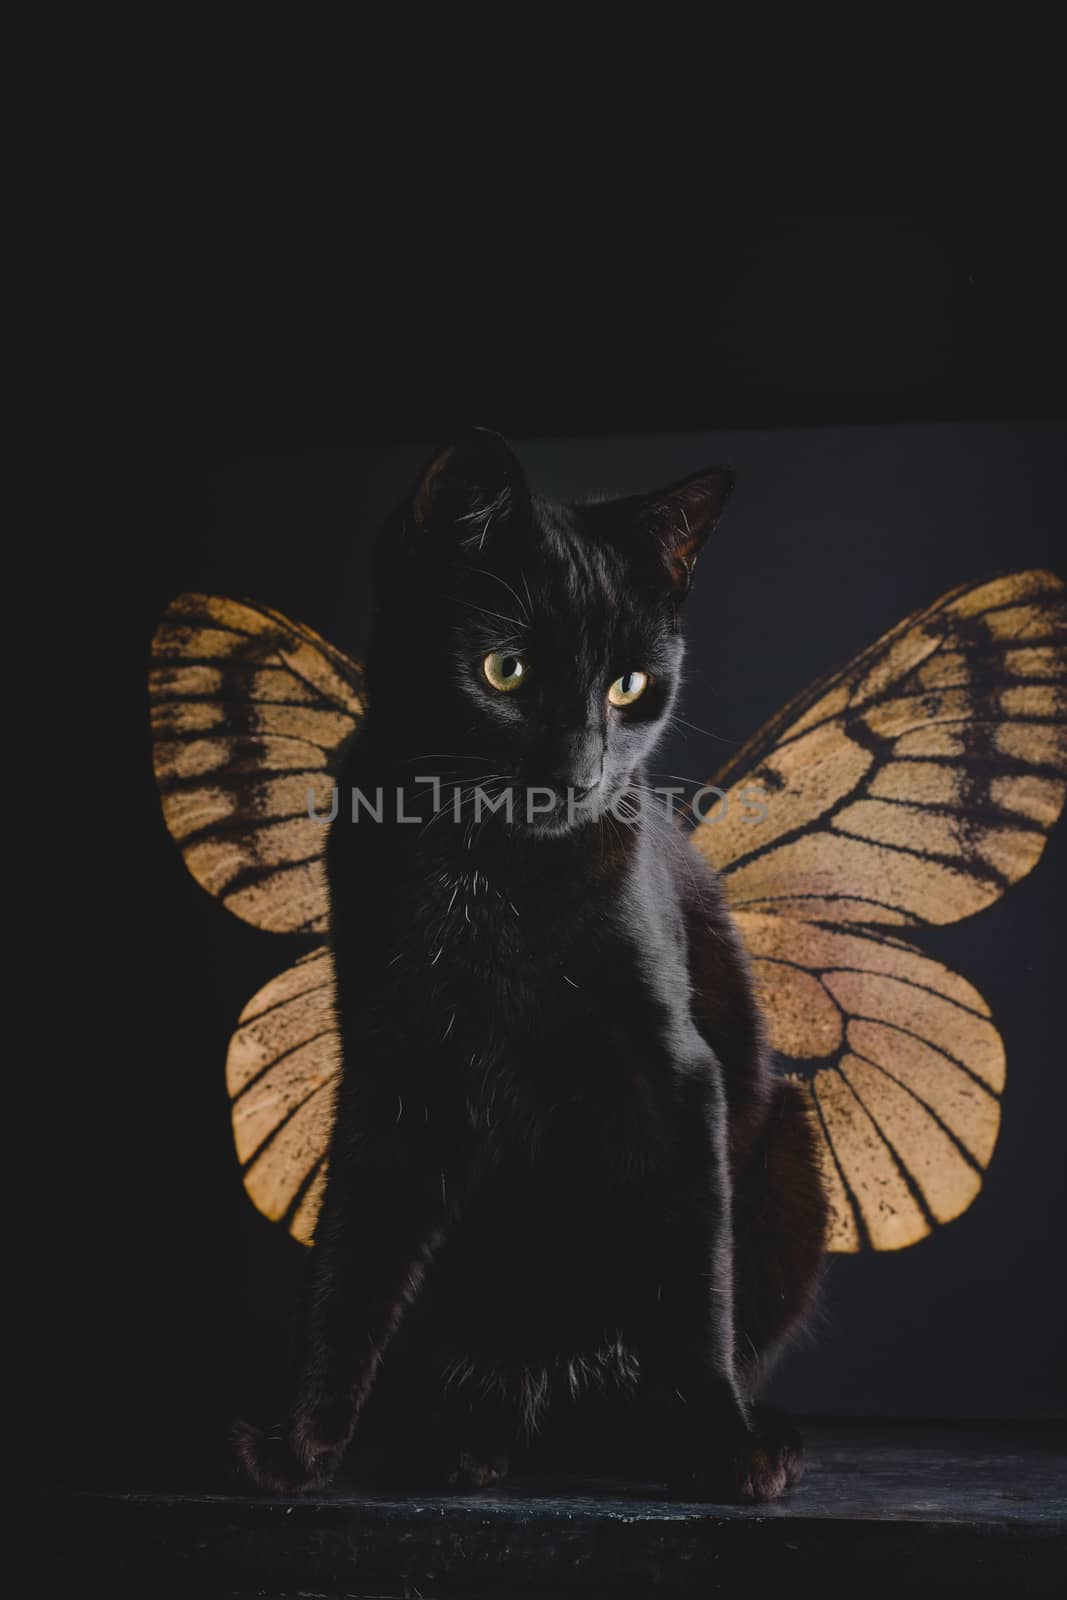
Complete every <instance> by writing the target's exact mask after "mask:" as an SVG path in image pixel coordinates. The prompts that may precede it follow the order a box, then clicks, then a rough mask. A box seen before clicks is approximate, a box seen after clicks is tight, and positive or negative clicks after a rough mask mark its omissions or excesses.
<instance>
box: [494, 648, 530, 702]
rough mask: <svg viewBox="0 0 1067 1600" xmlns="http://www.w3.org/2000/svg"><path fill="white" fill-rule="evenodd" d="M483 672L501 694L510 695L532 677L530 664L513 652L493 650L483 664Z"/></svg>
mask: <svg viewBox="0 0 1067 1600" xmlns="http://www.w3.org/2000/svg"><path fill="white" fill-rule="evenodd" d="M482 671H483V672H484V673H485V676H486V677H487V678H488V680H489V682H490V683H491V684H492V686H493V688H494V689H499V690H500V693H501V694H510V693H511V691H512V690H513V689H517V688H518V687H519V685H520V684H522V683H525V682H526V680H527V678H528V677H529V676H530V668H529V665H528V663H527V662H525V661H524V660H523V658H522V656H517V655H516V654H515V652H514V651H513V650H491V651H490V652H489V654H488V655H487V656H486V658H485V660H484V661H483V662H482Z"/></svg>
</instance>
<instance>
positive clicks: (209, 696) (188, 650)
mask: <svg viewBox="0 0 1067 1600" xmlns="http://www.w3.org/2000/svg"><path fill="white" fill-rule="evenodd" d="M149 696H150V702H151V716H152V734H153V759H154V764H155V772H156V780H157V782H158V785H159V792H160V797H161V800H162V805H163V815H164V818H165V820H166V823H167V827H168V828H169V829H170V832H171V834H172V835H173V837H174V838H175V840H176V841H177V843H178V844H179V845H180V847H181V851H182V855H183V856H184V858H185V862H186V865H187V866H188V868H189V870H190V872H191V873H192V874H193V877H194V878H195V879H196V880H197V882H198V883H199V884H201V885H202V886H203V887H204V888H205V889H207V890H208V892H209V893H210V894H213V895H215V896H217V897H218V898H219V899H220V900H221V901H222V903H223V904H224V905H225V906H227V907H228V908H229V910H231V911H233V912H234V913H235V914H236V915H237V916H239V917H241V918H243V919H244V921H246V922H250V923H252V925H253V926H254V927H257V928H264V929H267V930H270V931H274V932H279V933H308V932H321V931H323V930H324V929H325V927H326V924H327V894H326V877H325V870H324V866H323V860H322V853H323V846H324V844H325V833H326V829H325V828H324V826H323V824H322V823H321V822H319V821H316V820H314V819H313V818H312V817H311V816H310V814H309V798H308V797H309V793H310V794H311V795H312V796H313V798H314V803H315V809H316V810H317V811H318V812H319V813H320V815H323V816H325V815H328V811H329V796H330V772H331V770H332V769H335V767H336V763H337V758H338V755H339V752H340V750H341V748H342V746H343V745H344V744H345V742H346V740H347V739H349V738H350V736H351V735H352V734H353V733H354V731H355V729H356V728H357V726H358V724H359V722H360V719H361V717H362V715H363V707H364V697H363V676H362V671H361V669H360V667H359V666H358V665H357V664H356V663H355V662H354V661H352V660H350V659H349V658H348V657H347V656H346V655H344V653H343V652H342V651H340V650H336V649H335V648H334V647H333V645H331V644H329V643H327V641H326V640H325V639H321V638H320V637H319V636H318V634H316V633H313V632H312V631H311V629H310V628H304V627H301V626H300V625H299V624H298V623H294V622H290V621H289V620H288V619H287V618H286V617H283V616H281V615H280V614H279V613H278V612H275V611H270V610H268V609H266V608H265V607H262V606H256V605H252V604H250V603H248V602H243V603H241V602H238V601H235V600H225V599H221V598H219V597H217V596H213V595H199V594H183V595H180V596H179V597H178V599H176V600H175V601H173V602H172V604H171V605H170V606H169V607H168V608H167V611H166V613H165V614H164V617H163V620H162V621H161V623H160V625H159V627H158V628H157V630H156V634H155V638H154V639H153V641H152V662H151V669H150V673H149Z"/></svg>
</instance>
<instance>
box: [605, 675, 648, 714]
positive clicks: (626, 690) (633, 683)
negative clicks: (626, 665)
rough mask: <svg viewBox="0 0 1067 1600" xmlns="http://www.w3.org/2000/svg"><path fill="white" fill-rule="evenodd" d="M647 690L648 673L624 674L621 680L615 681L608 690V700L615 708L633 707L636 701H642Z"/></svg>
mask: <svg viewBox="0 0 1067 1600" xmlns="http://www.w3.org/2000/svg"><path fill="white" fill-rule="evenodd" d="M647 688H648V673H647V672H624V673H623V675H622V677H621V678H616V679H615V682H614V683H613V684H612V686H611V688H610V689H609V690H608V699H609V700H610V701H611V703H612V705H613V706H632V705H633V703H634V701H635V700H640V698H641V696H642V695H643V694H644V692H645V690H646V689H647Z"/></svg>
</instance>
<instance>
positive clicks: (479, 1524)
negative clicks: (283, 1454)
mask: <svg viewBox="0 0 1067 1600" xmlns="http://www.w3.org/2000/svg"><path fill="white" fill-rule="evenodd" d="M805 1432H806V1436H807V1441H808V1467H807V1473H806V1476H805V1479H804V1481H803V1483H802V1484H801V1485H800V1486H799V1487H798V1488H797V1489H796V1490H794V1491H793V1492H792V1494H790V1495H789V1496H788V1497H787V1498H786V1499H783V1500H781V1501H778V1502H776V1503H775V1504H773V1505H769V1506H761V1507H753V1508H734V1507H727V1506H706V1505H694V1504H690V1503H686V1502H683V1501H680V1500H677V1499H672V1498H669V1497H668V1496H667V1494H666V1492H665V1491H664V1490H663V1489H662V1488H661V1487H658V1486H656V1485H649V1484H631V1483H622V1482H610V1481H600V1480H597V1481H593V1480H588V1479H582V1480H579V1479H575V1480H570V1481H565V1480H560V1479H554V1480H553V1481H552V1482H545V1481H540V1480H532V1479H531V1480H515V1481H513V1482H511V1483H508V1484H507V1485H505V1486H503V1487H501V1488H500V1489H499V1490H496V1491H494V1492H492V1493H484V1494H468V1495H431V1496H426V1495H419V1496H409V1497H400V1496H386V1495H367V1494H356V1493H354V1492H353V1491H351V1490H348V1491H346V1490H345V1488H344V1487H343V1486H342V1487H339V1488H337V1489H335V1490H333V1491H331V1492H329V1493H327V1494H319V1495H316V1496H315V1497H313V1498H309V1499H306V1500H300V1501H297V1502H293V1501H290V1500H280V1499H268V1498H261V1497H255V1496H252V1495H243V1494H219V1493H210V1494H209V1493H204V1494H197V1493H192V1492H189V1491H182V1492H180V1493H176V1492H167V1491H165V1490H163V1489H150V1488H148V1487H144V1488H133V1487H130V1488H121V1487H115V1488H114V1489H111V1490H108V1491H93V1492H91V1493H90V1492H86V1493H81V1494H77V1495H75V1496H74V1498H73V1501H72V1502H70V1503H68V1506H67V1513H66V1528H67V1536H66V1537H65V1538H64V1540H63V1541H62V1543H63V1548H64V1550H65V1552H66V1553H67V1555H68V1556H69V1558H70V1559H71V1572H72V1576H73V1575H74V1574H75V1573H76V1574H77V1578H78V1579H79V1580H80V1581H81V1582H84V1581H86V1580H88V1579H90V1578H91V1579H93V1580H95V1582H96V1583H97V1585H100V1584H103V1585H105V1586H106V1592H110V1593H112V1594H116V1593H124V1592H127V1591H129V1592H137V1593H140V1594H145V1595H151V1596H153V1597H157V1596H158V1597H162V1596H170V1595H217V1596H224V1595H225V1596H245V1595H249V1596H250V1595H264V1596H275V1597H281V1596H298V1595H300V1596H305V1595H322V1596H342V1595H344V1596H347V1595H351V1596H367V1597H369V1596H421V1597H423V1600H430V1597H431V1596H433V1595H445V1594H447V1595H472V1596H473V1595H477V1596H492V1595H508V1594H516V1595H527V1596H535V1595H559V1594H568V1593H576V1594H582V1595H594V1594H598V1593H611V1594H633V1595H638V1594H648V1593H650V1592H653V1591H654V1592H661V1593H677V1594H697V1593H699V1594H702V1595H709V1594H720V1593H721V1594H733V1593H737V1594H741V1593H744V1594H745V1595H747V1596H761V1595H762V1594H764V1593H770V1592H772V1586H773V1587H774V1588H776V1587H777V1586H778V1585H779V1584H786V1583H792V1582H801V1583H803V1585H804V1586H805V1589H807V1588H808V1587H810V1588H811V1589H812V1590H813V1591H814V1592H815V1593H817V1594H819V1595H822V1596H825V1595H830V1594H838V1593H841V1594H844V1593H848V1594H850V1595H856V1594H857V1590H858V1591H859V1596H860V1600H869V1597H870V1596H872V1595H880V1594H883V1593H890V1592H893V1593H896V1592H897V1591H899V1590H900V1588H902V1587H905V1588H907V1589H908V1590H909V1591H911V1592H913V1593H921V1592H930V1593H940V1592H946V1593H947V1592H950V1591H953V1590H955V1591H956V1592H958V1593H960V1594H964V1593H968V1592H970V1591H973V1590H975V1589H979V1590H983V1591H985V1592H987V1593H988V1592H1001V1593H1005V1594H1009V1593H1016V1594H1019V1593H1026V1594H1044V1593H1063V1592H1067V1437H1065V1435H1064V1433H1063V1432H1059V1431H1055V1430H1050V1429H1021V1428H994V1429H979V1428H952V1429H950V1428H931V1427H928V1426H923V1427H911V1426H908V1425H905V1424H896V1423H892V1424H878V1425H875V1424H865V1425H856V1424H853V1425H843V1424H837V1425H821V1426H817V1425H815V1424H809V1425H808V1426H807V1428H806V1429H805Z"/></svg>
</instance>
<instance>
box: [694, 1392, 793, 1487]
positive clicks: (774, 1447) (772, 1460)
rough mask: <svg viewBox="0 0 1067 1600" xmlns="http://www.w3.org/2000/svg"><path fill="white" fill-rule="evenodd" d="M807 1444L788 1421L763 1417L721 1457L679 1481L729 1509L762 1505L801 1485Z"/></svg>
mask: <svg viewBox="0 0 1067 1600" xmlns="http://www.w3.org/2000/svg"><path fill="white" fill-rule="evenodd" d="M803 1472H804V1446H803V1444H802V1442H801V1438H800V1435H799V1434H798V1433H797V1431H796V1429H795V1428H794V1427H793V1425H792V1423H791V1422H790V1421H789V1419H788V1418H787V1417H784V1416H778V1415H777V1414H767V1413H764V1414H763V1415H762V1416H758V1417H757V1421H756V1426H755V1428H754V1429H753V1431H752V1432H751V1433H748V1434H745V1435H742V1436H741V1437H740V1438H739V1439H737V1440H735V1441H734V1442H733V1443H732V1444H731V1445H730V1447H729V1448H727V1449H725V1450H723V1452H722V1454H721V1455H715V1456H712V1458H711V1459H709V1460H708V1461H707V1462H706V1464H705V1463H701V1464H699V1465H696V1466H693V1467H690V1468H689V1470H687V1471H686V1472H684V1473H683V1474H681V1475H680V1476H679V1477H678V1478H677V1479H676V1482H677V1484H678V1487H679V1488H680V1489H682V1490H684V1491H685V1492H688V1493H690V1494H693V1495H694V1496H696V1498H697V1499H700V1500H708V1501H716V1502H719V1503H723V1504H729V1505H759V1504H761V1503H762V1502H764V1501H766V1500H777V1498H778V1496H779V1495H781V1494H784V1493H785V1491H786V1490H787V1489H791V1488H792V1487H793V1486H794V1484H797V1483H799V1482H800V1479H801V1477H802V1476H803Z"/></svg>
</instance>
